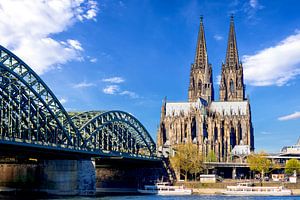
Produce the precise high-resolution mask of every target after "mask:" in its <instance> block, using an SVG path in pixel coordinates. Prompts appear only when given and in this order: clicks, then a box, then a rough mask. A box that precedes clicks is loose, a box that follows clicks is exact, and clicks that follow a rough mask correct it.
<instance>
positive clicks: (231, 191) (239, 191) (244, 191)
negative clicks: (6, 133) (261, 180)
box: [222, 183, 292, 196]
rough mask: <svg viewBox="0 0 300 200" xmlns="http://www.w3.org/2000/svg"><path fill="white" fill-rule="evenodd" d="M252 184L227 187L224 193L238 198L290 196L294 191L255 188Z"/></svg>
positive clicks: (280, 188) (278, 188)
mask: <svg viewBox="0 0 300 200" xmlns="http://www.w3.org/2000/svg"><path fill="white" fill-rule="evenodd" d="M252 185H253V184H251V183H239V184H238V185H237V186H227V190H225V191H224V192H222V193H223V194H226V195H237V196H255V195H259V196H289V195H292V191H291V190H288V189H285V188H284V187H282V186H280V187H254V186H252Z"/></svg>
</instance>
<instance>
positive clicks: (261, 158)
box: [247, 152, 279, 180]
mask: <svg viewBox="0 0 300 200" xmlns="http://www.w3.org/2000/svg"><path fill="white" fill-rule="evenodd" d="M266 156H267V154H266V153H265V152H260V153H258V154H250V155H249V156H248V158H247V162H248V165H249V167H250V170H251V171H256V172H259V173H260V175H261V178H262V180H263V178H264V176H265V174H267V173H270V172H271V171H273V170H275V169H278V168H279V166H278V165H276V164H273V163H272V162H271V160H269V159H268V158H266Z"/></svg>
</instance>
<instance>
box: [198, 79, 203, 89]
mask: <svg viewBox="0 0 300 200" xmlns="http://www.w3.org/2000/svg"><path fill="white" fill-rule="evenodd" d="M201 89H202V82H201V80H199V81H198V90H199V91H201Z"/></svg>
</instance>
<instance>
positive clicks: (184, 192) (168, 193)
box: [138, 189, 192, 196]
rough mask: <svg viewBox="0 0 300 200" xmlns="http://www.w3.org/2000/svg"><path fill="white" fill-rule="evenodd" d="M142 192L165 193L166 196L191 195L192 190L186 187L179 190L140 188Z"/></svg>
mask: <svg viewBox="0 0 300 200" xmlns="http://www.w3.org/2000/svg"><path fill="white" fill-rule="evenodd" d="M138 192H139V193H141V194H152V195H164V196H179V195H191V194H192V190H188V189H184V190H178V191H176V190H175V191H157V190H156V191H153V190H152V191H151V190H141V189H139V190H138Z"/></svg>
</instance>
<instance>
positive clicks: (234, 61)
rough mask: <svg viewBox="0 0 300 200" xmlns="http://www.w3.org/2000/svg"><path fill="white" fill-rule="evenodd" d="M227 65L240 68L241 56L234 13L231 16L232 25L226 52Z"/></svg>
mask: <svg viewBox="0 0 300 200" xmlns="http://www.w3.org/2000/svg"><path fill="white" fill-rule="evenodd" d="M225 65H226V67H232V68H238V65H239V56H238V50H237V44H236V36H235V30H234V19H233V15H231V17H230V27H229V35H228V43H227V52H226V63H225Z"/></svg>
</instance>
